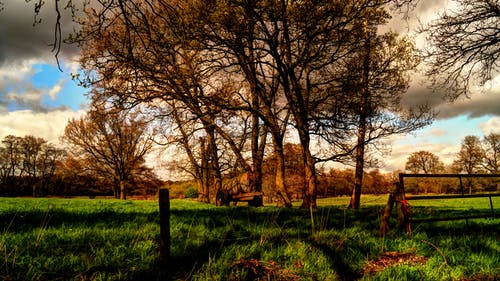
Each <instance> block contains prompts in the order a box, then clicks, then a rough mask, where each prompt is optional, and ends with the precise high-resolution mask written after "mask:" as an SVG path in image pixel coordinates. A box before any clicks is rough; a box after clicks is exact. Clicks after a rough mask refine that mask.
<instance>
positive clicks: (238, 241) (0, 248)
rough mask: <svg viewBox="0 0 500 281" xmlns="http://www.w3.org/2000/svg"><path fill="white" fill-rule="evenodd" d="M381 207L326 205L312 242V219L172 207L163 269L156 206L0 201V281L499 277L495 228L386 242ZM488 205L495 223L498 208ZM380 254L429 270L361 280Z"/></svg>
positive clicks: (446, 229) (455, 204) (276, 212)
mask: <svg viewBox="0 0 500 281" xmlns="http://www.w3.org/2000/svg"><path fill="white" fill-rule="evenodd" d="M480 199H481V198H480ZM480 199H471V200H468V201H467V202H461V201H455V200H450V201H449V202H448V203H446V204H445V203H442V202H441V203H439V204H438V202H437V201H422V202H415V203H414V202H411V203H412V205H413V204H414V207H413V210H419V212H423V213H424V214H426V215H434V214H436V213H440V212H441V211H443V210H453V211H454V212H468V211H469V209H470V208H473V209H474V210H479V211H488V210H489V202H486V204H484V202H483V201H481V200H480ZM386 200H387V196H365V197H363V198H362V203H363V207H362V208H361V209H360V210H358V211H353V210H349V209H347V208H346V207H345V206H346V205H347V203H348V201H349V198H347V197H340V198H329V199H321V200H319V201H318V205H319V208H318V209H317V210H315V211H314V222H315V224H314V226H315V227H314V235H313V227H312V226H311V217H310V212H309V210H301V209H299V208H297V207H294V208H292V209H280V208H275V207H273V206H266V207H263V208H248V207H246V206H237V207H222V208H217V207H215V206H212V205H206V204H201V203H197V202H194V201H190V200H172V201H171V235H172V247H171V259H170V263H169V265H168V267H166V268H163V267H161V265H160V263H159V262H158V259H159V253H158V240H159V225H158V224H159V218H158V206H157V202H156V201H126V202H122V201H116V200H89V199H55V198H52V199H44V198H41V199H23V198H0V280H358V279H360V280H419V281H420V280H477V279H479V280H496V279H499V278H500V243H499V238H500V237H499V234H498V233H500V226H499V222H500V220H499V219H477V220H470V221H469V222H468V223H467V222H465V221H447V222H438V223H421V224H415V225H413V230H414V233H413V235H412V236H411V237H408V236H407V235H406V234H405V233H403V232H402V231H400V230H398V229H397V227H396V223H395V220H391V228H392V229H391V230H392V232H391V233H390V235H389V236H387V237H379V236H378V227H379V223H380V215H379V214H380V212H379V211H380V210H381V209H382V208H383V207H384V205H385V203H386ZM476 200H477V201H476ZM295 203H296V204H297V205H299V204H300V202H295ZM465 203H466V204H465ZM440 204H442V205H440ZM464 205H467V206H469V207H464ZM494 206H496V209H495V211H496V212H500V210H499V209H498V206H500V201H499V200H498V198H496V199H495V202H494ZM468 208H469V209H468ZM385 252H400V253H412V254H414V255H418V256H422V257H423V258H424V259H425V262H424V263H418V264H408V263H406V264H404V263H403V264H395V265H392V266H387V267H385V268H383V270H381V271H377V272H372V273H366V270H365V269H366V267H367V264H369V263H370V262H373V261H377V260H378V259H379V258H381V257H382V256H383V253H385ZM259 278H260V279H259Z"/></svg>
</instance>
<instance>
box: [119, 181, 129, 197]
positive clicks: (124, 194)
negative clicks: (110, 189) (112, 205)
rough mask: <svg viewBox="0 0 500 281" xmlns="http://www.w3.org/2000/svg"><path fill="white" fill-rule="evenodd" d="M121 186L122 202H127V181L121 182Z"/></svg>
mask: <svg viewBox="0 0 500 281" xmlns="http://www.w3.org/2000/svg"><path fill="white" fill-rule="evenodd" d="M119 184H120V200H126V199H127V193H126V190H125V181H124V180H120V181H119Z"/></svg>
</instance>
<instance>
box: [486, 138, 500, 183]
mask: <svg viewBox="0 0 500 281" xmlns="http://www.w3.org/2000/svg"><path fill="white" fill-rule="evenodd" d="M482 147H483V153H484V159H483V168H484V169H486V170H487V171H488V172H490V173H492V174H498V173H499V172H500V134H496V133H490V134H489V135H487V136H484V139H483V141H482Z"/></svg>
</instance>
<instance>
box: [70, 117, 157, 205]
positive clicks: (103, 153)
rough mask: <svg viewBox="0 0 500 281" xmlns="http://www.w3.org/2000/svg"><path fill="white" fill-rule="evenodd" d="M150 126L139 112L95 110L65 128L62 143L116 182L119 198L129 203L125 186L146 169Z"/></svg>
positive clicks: (115, 192)
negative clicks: (64, 142) (66, 144)
mask: <svg viewBox="0 0 500 281" xmlns="http://www.w3.org/2000/svg"><path fill="white" fill-rule="evenodd" d="M153 135H154V134H152V132H151V131H150V127H149V125H148V122H147V121H146V120H145V119H144V118H141V116H140V115H139V113H137V112H127V111H122V110H118V109H104V108H96V109H94V110H91V111H90V112H89V113H88V114H87V115H86V116H85V117H82V118H80V119H72V120H71V121H69V122H68V124H67V125H66V128H65V131H64V136H63V140H64V141H66V142H67V143H68V144H70V145H71V146H73V147H74V148H75V150H74V151H73V153H74V154H75V155H80V156H81V157H82V158H83V159H84V161H86V163H87V164H88V165H89V168H90V169H91V170H93V171H94V172H95V173H97V174H98V175H100V176H102V177H107V178H110V179H112V180H113V182H114V185H115V186H114V194H115V197H116V198H120V199H126V185H127V183H129V182H130V181H131V180H132V179H133V177H134V176H135V173H136V171H137V170H138V169H140V168H141V167H142V166H143V165H144V157H145V156H146V154H147V153H148V152H149V151H150V150H151V148H152V146H153V139H152V136H153Z"/></svg>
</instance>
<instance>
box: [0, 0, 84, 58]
mask: <svg viewBox="0 0 500 281" xmlns="http://www.w3.org/2000/svg"><path fill="white" fill-rule="evenodd" d="M34 2H38V1H31V2H28V3H26V1H20V0H4V1H3V3H4V5H3V10H1V11H0V38H1V39H0V42H1V43H0V66H3V65H6V64H16V63H17V62H18V61H22V60H30V59H41V60H43V61H46V62H47V63H55V58H54V53H52V52H51V50H52V47H51V46H50V44H53V42H54V28H55V21H56V15H55V9H54V0H48V1H45V5H44V6H43V7H42V10H41V13H40V15H39V17H38V18H37V20H41V22H39V23H37V24H35V25H33V23H34V22H35V10H34V9H35V8H34V5H35V3H34ZM62 3H64V1H62ZM62 3H61V4H60V5H63V4H62ZM61 11H62V12H63V14H62V28H63V36H67V35H68V32H70V31H71V30H72V24H71V17H70V14H69V11H67V10H64V9H61ZM75 53H76V50H75V48H74V47H73V46H68V45H64V44H63V50H62V53H61V57H71V56H72V55H74V54H75Z"/></svg>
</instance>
